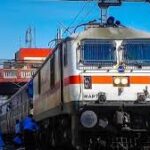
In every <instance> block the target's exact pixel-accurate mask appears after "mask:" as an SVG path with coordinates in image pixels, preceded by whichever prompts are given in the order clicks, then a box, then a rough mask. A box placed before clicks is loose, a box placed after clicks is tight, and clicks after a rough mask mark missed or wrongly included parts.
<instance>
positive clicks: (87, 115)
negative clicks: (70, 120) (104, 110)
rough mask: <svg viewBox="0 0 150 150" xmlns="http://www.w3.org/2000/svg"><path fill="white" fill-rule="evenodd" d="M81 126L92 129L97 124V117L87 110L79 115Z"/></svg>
mask: <svg viewBox="0 0 150 150" xmlns="http://www.w3.org/2000/svg"><path fill="white" fill-rule="evenodd" d="M80 122H81V124H82V125H83V126H84V127H85V128H93V127H94V126H95V125H96V123H97V115H96V114H95V112H93V111H91V110H87V111H85V112H83V113H82V114H81V118H80Z"/></svg>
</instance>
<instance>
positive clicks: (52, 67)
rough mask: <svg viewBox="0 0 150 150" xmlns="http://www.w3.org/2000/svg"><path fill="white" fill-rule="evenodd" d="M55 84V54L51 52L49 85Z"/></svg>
mask: <svg viewBox="0 0 150 150" xmlns="http://www.w3.org/2000/svg"><path fill="white" fill-rule="evenodd" d="M54 85H55V54H53V56H52V58H51V61H50V86H51V88H53V87H54Z"/></svg>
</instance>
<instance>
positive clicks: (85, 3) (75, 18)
mask: <svg viewBox="0 0 150 150" xmlns="http://www.w3.org/2000/svg"><path fill="white" fill-rule="evenodd" d="M86 6H87V2H84V5H83V6H82V8H81V10H80V11H79V12H78V13H77V15H76V16H75V17H74V19H73V21H72V22H71V23H70V25H69V26H68V27H67V28H66V30H65V31H64V32H63V35H64V34H65V32H66V31H68V30H69V28H70V27H71V26H72V25H73V24H74V22H75V21H76V20H77V18H78V17H79V16H80V14H81V13H82V12H83V10H84V9H85V8H86Z"/></svg>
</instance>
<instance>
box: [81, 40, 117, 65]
mask: <svg viewBox="0 0 150 150" xmlns="http://www.w3.org/2000/svg"><path fill="white" fill-rule="evenodd" d="M81 60H82V62H83V64H99V63H102V62H103V63H105V62H113V61H114V60H115V56H114V43H113V41H107V40H84V41H82V49H81Z"/></svg>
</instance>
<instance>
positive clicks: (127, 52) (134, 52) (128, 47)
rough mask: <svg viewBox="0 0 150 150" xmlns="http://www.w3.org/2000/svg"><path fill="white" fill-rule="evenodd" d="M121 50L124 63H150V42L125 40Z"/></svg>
mask: <svg viewBox="0 0 150 150" xmlns="http://www.w3.org/2000/svg"><path fill="white" fill-rule="evenodd" d="M123 49H124V60H125V62H126V63H135V62H137V63H141V64H143V65H144V64H146V63H150V55H149V54H150V40H125V41H124V42H123Z"/></svg>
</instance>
